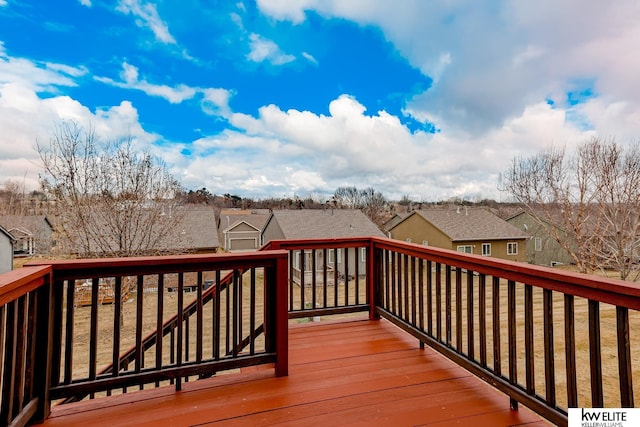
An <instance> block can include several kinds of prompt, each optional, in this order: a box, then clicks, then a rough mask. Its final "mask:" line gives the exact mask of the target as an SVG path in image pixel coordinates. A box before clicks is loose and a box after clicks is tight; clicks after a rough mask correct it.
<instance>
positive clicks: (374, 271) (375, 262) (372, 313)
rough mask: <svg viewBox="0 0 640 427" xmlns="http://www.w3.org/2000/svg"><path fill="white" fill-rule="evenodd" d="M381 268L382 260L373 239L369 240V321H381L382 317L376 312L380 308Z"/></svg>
mask: <svg viewBox="0 0 640 427" xmlns="http://www.w3.org/2000/svg"><path fill="white" fill-rule="evenodd" d="M380 266H382V260H381V259H380V256H379V254H378V253H377V252H376V248H375V245H374V241H373V239H370V240H369V248H368V255H367V303H368V304H369V320H379V319H380V315H379V314H378V313H377V311H376V307H377V306H378V294H377V289H379V286H378V284H379V283H380Z"/></svg>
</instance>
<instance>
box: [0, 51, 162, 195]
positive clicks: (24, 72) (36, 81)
mask: <svg viewBox="0 0 640 427" xmlns="http://www.w3.org/2000/svg"><path fill="white" fill-rule="evenodd" d="M86 72H87V70H86V69H84V68H77V67H71V66H68V65H64V64H52V63H38V62H36V61H31V60H28V59H25V58H12V57H10V56H8V55H7V53H6V51H5V49H4V48H3V46H2V44H1V43H0V129H2V132H1V133H0V184H2V183H4V182H5V181H6V180H8V179H11V180H14V181H19V182H24V184H25V187H26V188H27V189H29V190H31V189H35V188H38V175H39V174H40V173H41V171H42V169H41V163H40V157H39V155H38V152H37V150H36V144H38V143H39V144H47V143H48V141H49V138H50V136H51V135H52V132H53V131H54V126H55V125H56V124H57V123H59V122H60V121H61V120H74V121H77V122H78V123H79V124H80V125H82V126H84V127H93V128H94V129H95V130H96V131H97V133H98V134H99V135H100V136H101V137H102V138H105V139H110V138H122V137H133V138H134V139H135V141H136V143H137V144H140V145H142V146H143V147H149V146H150V144H152V143H153V142H154V141H155V140H156V139H157V138H158V137H157V136H156V135H152V134H149V133H147V132H146V131H144V130H143V129H142V126H141V125H140V122H139V119H138V113H137V111H136V109H135V108H134V107H133V106H132V105H131V103H130V102H128V101H122V102H121V103H120V104H119V105H115V106H112V107H106V108H102V109H99V110H97V111H96V112H92V111H91V110H90V109H89V108H87V107H86V106H84V105H82V104H81V103H80V102H78V101H77V100H74V99H72V98H70V97H69V96H60V95H57V96H51V93H53V94H56V93H57V92H58V88H59V87H61V86H75V85H76V82H75V81H74V79H75V78H78V77H81V76H83V75H84V74H85V73H86ZM43 91H44V92H47V94H46V95H45V96H41V95H40V93H41V92H43Z"/></svg>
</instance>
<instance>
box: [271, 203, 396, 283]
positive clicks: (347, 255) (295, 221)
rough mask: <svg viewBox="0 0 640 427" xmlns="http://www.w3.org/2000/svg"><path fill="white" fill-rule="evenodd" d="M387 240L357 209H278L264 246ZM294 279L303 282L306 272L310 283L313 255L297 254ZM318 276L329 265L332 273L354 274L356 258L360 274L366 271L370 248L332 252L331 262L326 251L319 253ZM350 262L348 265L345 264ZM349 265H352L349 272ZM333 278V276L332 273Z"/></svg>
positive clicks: (317, 261) (308, 252) (330, 253)
mask: <svg viewBox="0 0 640 427" xmlns="http://www.w3.org/2000/svg"><path fill="white" fill-rule="evenodd" d="M369 236H374V237H385V236H384V233H382V231H380V229H379V228H378V226H376V225H375V224H374V223H373V222H372V221H371V220H370V219H369V218H368V217H367V216H366V215H365V214H364V213H362V211H359V210H357V209H329V208H327V209H299V210H274V211H273V212H272V213H271V215H270V216H269V219H268V220H267V222H266V224H265V226H264V228H263V229H262V243H263V244H265V243H268V242H270V241H271V240H292V239H325V240H328V239H335V238H340V237H369ZM294 252H295V253H294V256H293V273H294V274H293V276H294V280H296V281H299V280H300V277H301V272H302V271H304V272H305V283H310V282H311V280H310V277H311V270H312V268H311V267H310V266H312V265H313V259H312V257H313V252H311V251H304V252H302V251H294ZM315 257H316V260H315V265H316V274H318V273H319V272H320V271H322V270H323V266H324V263H325V262H326V264H327V268H328V270H329V271H330V272H331V271H334V270H335V269H337V270H338V271H339V272H340V274H341V275H343V276H346V275H353V274H354V272H355V265H356V259H357V260H358V267H357V268H358V271H359V272H362V273H364V272H365V271H366V259H367V253H366V248H359V249H358V251H357V253H356V251H355V250H354V249H353V248H351V249H335V250H334V249H330V250H329V251H328V252H327V259H326V260H325V258H324V251H316V252H315ZM345 260H348V262H347V263H345V262H344V261H345ZM345 264H346V265H347V266H348V267H347V268H348V270H349V271H347V272H345V271H344V270H345ZM329 275H330V276H331V273H330V274H329Z"/></svg>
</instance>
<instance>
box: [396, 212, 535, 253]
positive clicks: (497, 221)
mask: <svg viewBox="0 0 640 427" xmlns="http://www.w3.org/2000/svg"><path fill="white" fill-rule="evenodd" d="M389 234H390V237H391V238H393V239H397V240H403V241H406V242H412V243H417V244H422V245H425V246H435V247H438V248H444V249H452V250H454V251H458V252H465V253H472V254H476V255H483V256H492V257H496V258H501V259H507V260H512V261H526V260H527V258H526V255H527V254H526V243H527V239H528V237H529V236H528V235H527V234H526V233H524V232H522V231H521V230H519V229H518V228H516V227H514V226H513V225H511V224H509V223H508V222H506V221H505V220H503V219H501V218H499V217H497V216H496V215H494V214H492V213H491V212H489V211H487V210H485V209H482V208H469V207H463V206H460V207H456V208H440V209H426V210H417V211H413V212H412V213H411V214H410V215H409V216H407V217H406V218H405V219H403V220H402V221H401V222H399V223H398V224H396V225H395V226H394V227H392V228H391V229H390V230H389Z"/></svg>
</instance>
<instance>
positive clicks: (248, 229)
mask: <svg viewBox="0 0 640 427" xmlns="http://www.w3.org/2000/svg"><path fill="white" fill-rule="evenodd" d="M269 214H270V212H269V210H268V209H253V210H245V209H242V210H241V209H225V210H222V211H220V228H221V229H222V230H221V233H220V236H221V238H222V241H223V242H224V243H223V248H224V249H225V250H226V251H229V252H243V251H255V250H257V249H258V248H259V247H260V233H261V231H262V227H264V225H265V223H266V222H267V220H268V219H269Z"/></svg>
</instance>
